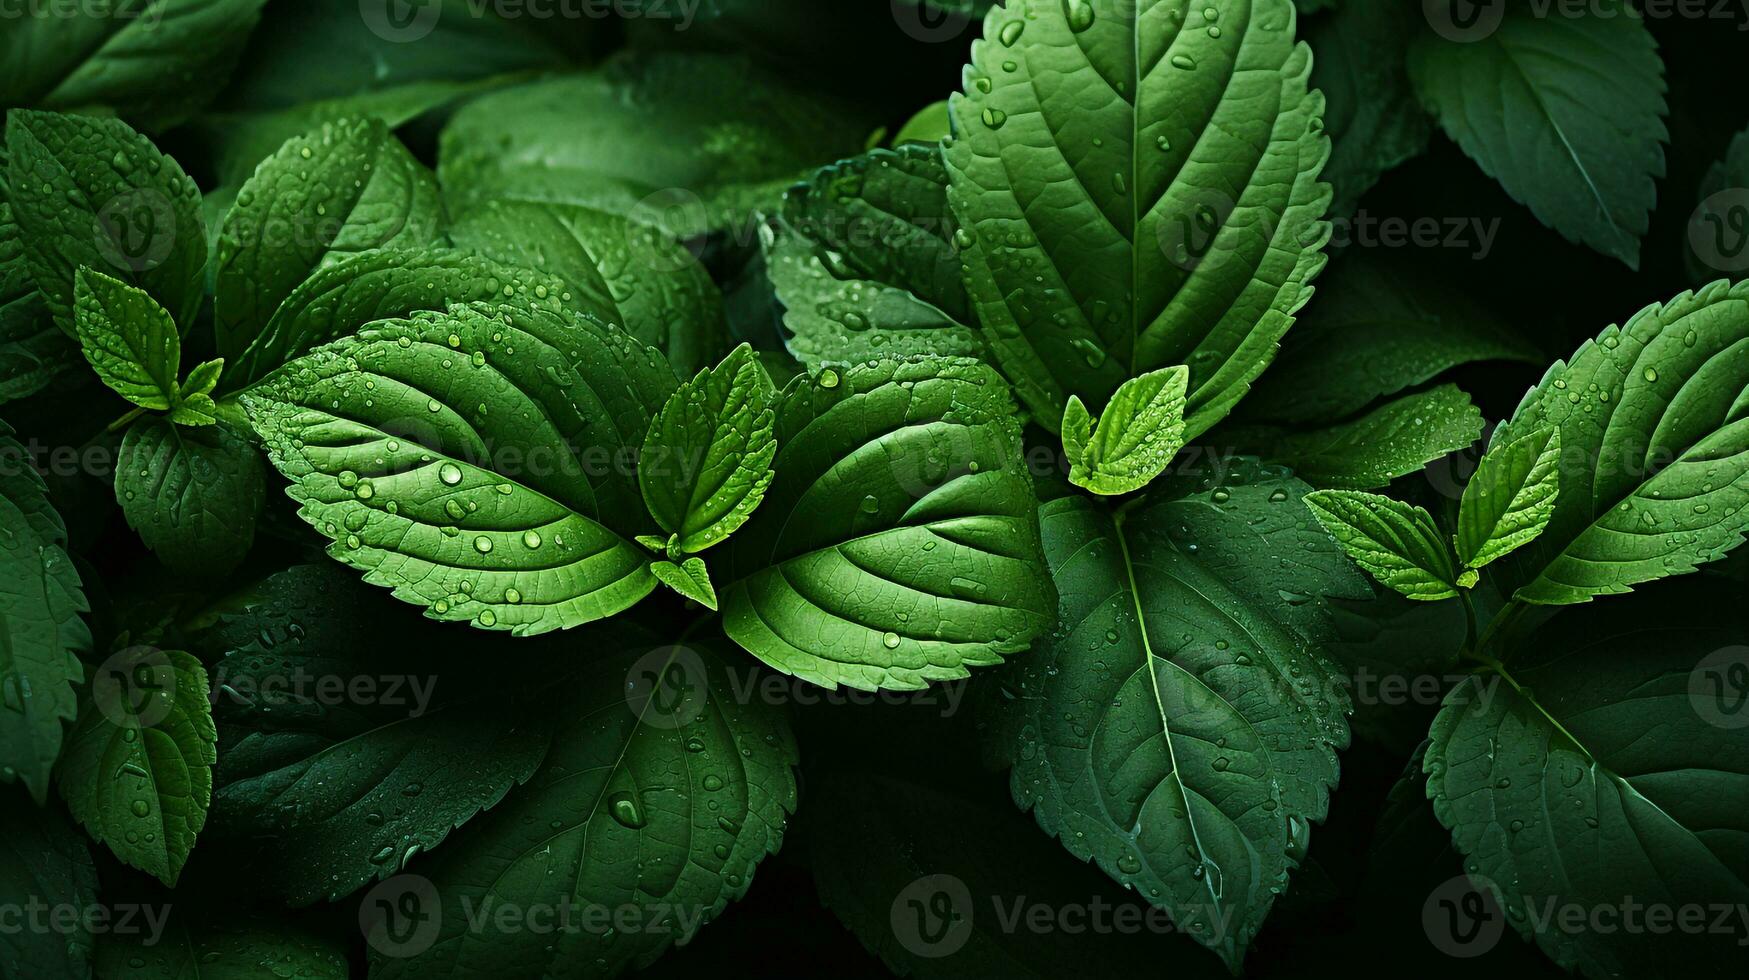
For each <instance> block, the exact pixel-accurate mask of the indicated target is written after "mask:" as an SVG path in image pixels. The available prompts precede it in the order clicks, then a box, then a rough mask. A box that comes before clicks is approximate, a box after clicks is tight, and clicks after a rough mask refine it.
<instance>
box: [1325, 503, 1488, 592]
mask: <svg viewBox="0 0 1749 980" xmlns="http://www.w3.org/2000/svg"><path fill="white" fill-rule="evenodd" d="M1306 505H1307V506H1308V507H1310V508H1311V509H1312V513H1313V514H1314V515H1315V516H1316V517H1317V518H1318V522H1319V523H1320V524H1323V525H1324V528H1325V529H1326V530H1328V531H1329V532H1330V534H1331V535H1332V536H1333V537H1335V538H1336V540H1337V542H1338V543H1339V544H1341V545H1342V550H1344V551H1346V552H1348V556H1349V557H1350V558H1353V559H1354V563H1355V564H1357V565H1359V566H1360V567H1361V568H1364V569H1366V570H1367V572H1368V573H1369V574H1371V575H1372V577H1373V578H1376V579H1378V580H1379V581H1380V582H1382V583H1383V584H1385V585H1388V586H1390V587H1391V588H1393V589H1396V590H1397V591H1398V592H1401V593H1402V594H1404V595H1406V596H1408V597H1409V598H1411V599H1419V600H1421V601H1424V602H1433V601H1437V600H1440V599H1452V598H1456V597H1457V594H1458V590H1457V570H1456V569H1454V568H1453V567H1452V563H1451V554H1450V552H1449V551H1448V549H1447V548H1446V544H1445V539H1444V537H1443V536H1442V535H1441V534H1440V533H1439V528H1438V526H1437V525H1435V524H1434V523H1433V515H1432V514H1429V513H1428V512H1427V511H1426V510H1424V509H1422V508H1420V507H1415V506H1411V505H1409V504H1405V503H1403V502H1401V501H1397V500H1392V499H1391V498H1389V497H1382V496H1379V495H1378V494H1376V493H1360V492H1359V491H1355V490H1319V491H1317V492H1315V493H1311V494H1308V495H1307V496H1306Z"/></svg>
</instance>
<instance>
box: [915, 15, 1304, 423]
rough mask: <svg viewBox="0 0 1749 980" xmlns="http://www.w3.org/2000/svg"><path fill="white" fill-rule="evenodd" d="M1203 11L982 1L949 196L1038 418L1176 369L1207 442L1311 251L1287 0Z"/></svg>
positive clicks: (1256, 368) (971, 280) (968, 255)
mask: <svg viewBox="0 0 1749 980" xmlns="http://www.w3.org/2000/svg"><path fill="white" fill-rule="evenodd" d="M1209 9H1213V8H1209ZM1217 13H1218V16H1219V23H1218V24H1216V23H1215V22H1214V21H1213V20H1209V19H1207V18H1206V17H1205V16H1204V13H1203V10H1202V9H1196V10H1187V9H1186V7H1185V5H1182V4H1171V3H1162V2H1144V3H1140V4H1131V3H1117V2H1113V0H1086V2H1082V0H1076V2H1073V3H1063V2H1055V0H1051V2H1044V0H1034V2H1028V3H1024V4H1015V5H1012V6H1010V7H1005V8H997V9H994V10H992V11H991V12H990V15H989V16H988V17H987V18H986V20H985V36H984V37H983V39H982V40H978V41H975V42H973V45H972V64H971V67H970V68H968V69H967V71H966V76H965V78H966V90H965V93H964V94H963V95H958V96H955V98H954V100H953V107H954V108H953V111H954V127H955V131H956V133H957V135H956V137H955V139H954V141H953V142H952V144H951V145H949V146H948V147H947V150H946V157H947V165H948V171H949V174H950V177H951V183H950V188H951V189H950V193H949V200H950V202H951V204H952V207H953V211H954V214H956V215H957V216H958V217H959V219H960V224H961V225H962V226H964V228H965V230H966V237H965V239H964V240H963V241H962V245H964V246H965V247H966V249H967V250H966V251H965V252H963V253H962V254H963V257H964V258H965V261H966V263H967V266H966V281H967V284H968V288H969V289H970V291H971V293H972V295H973V299H974V301H975V303H976V305H977V308H978V311H979V316H980V319H981V321H982V328H983V333H984V337H985V339H986V341H987V342H988V343H989V345H990V348H991V350H992V352H993V354H994V355H995V357H996V360H997V361H998V362H999V363H1000V364H1001V366H1002V369H1003V372H1004V373H1005V374H1006V375H1007V376H1008V378H1009V380H1010V381H1012V382H1013V383H1014V385H1015V388H1016V390H1017V392H1018V394H1019V395H1020V397H1021V400H1022V401H1023V402H1025V403H1026V405H1027V406H1028V407H1029V408H1030V409H1031V410H1032V412H1033V414H1034V415H1035V416H1036V417H1037V418H1038V420H1039V421H1040V422H1041V423H1043V424H1045V425H1047V426H1048V425H1055V424H1057V422H1058V420H1060V419H1061V418H1062V414H1063V406H1064V404H1065V403H1066V402H1067V401H1068V396H1069V395H1071V394H1075V395H1080V396H1081V397H1082V398H1083V400H1085V401H1087V402H1089V403H1091V404H1096V405H1097V404H1104V403H1105V402H1106V401H1107V400H1108V399H1109V398H1110V397H1111V395H1112V393H1113V392H1115V391H1116V390H1117V387H1118V385H1120V384H1122V383H1123V382H1124V381H1125V380H1127V379H1128V378H1131V377H1135V376H1136V375H1140V374H1144V373H1146V372H1148V371H1152V370H1156V369H1158V368H1163V367H1168V366H1170V365H1174V364H1187V365H1189V366H1190V375H1191V377H1190V395H1189V408H1188V409H1187V411H1186V413H1185V416H1186V428H1185V435H1186V437H1187V438H1191V439H1194V438H1195V437H1197V436H1200V435H1201V434H1203V433H1204V432H1206V431H1208V430H1209V428H1211V427H1212V426H1213V425H1214V424H1215V423H1216V422H1219V421H1220V420H1221V419H1222V418H1223V417H1224V416H1226V414H1227V413H1228V412H1229V411H1231V410H1232V407H1233V405H1234V404H1236V403H1237V402H1238V401H1239V399H1241V398H1242V397H1244V395H1245V392H1246V391H1247V390H1248V389H1249V387H1250V384H1251V382H1252V381H1254V380H1256V378H1257V377H1258V375H1260V374H1262V373H1263V370H1264V368H1265V367H1267V366H1268V365H1269V362H1270V359H1271V358H1272V357H1274V355H1275V349H1276V345H1277V343H1278V342H1279V341H1280V340H1281V337H1282V335H1283V334H1284V333H1286V332H1287V329H1288V327H1289V326H1290V325H1291V324H1292V323H1293V317H1294V314H1295V312H1296V311H1297V310H1298V309H1299V308H1300V306H1301V305H1302V304H1304V303H1305V302H1306V300H1307V299H1308V298H1309V297H1310V295H1311V290H1310V288H1309V283H1310V281H1311V280H1312V278H1313V277H1314V276H1315V275H1316V274H1317V273H1318V271H1319V270H1320V269H1321V268H1322V267H1323V264H1324V253H1323V246H1324V243H1325V241H1326V240H1327V239H1328V237H1329V226H1328V224H1326V223H1325V222H1324V221H1323V214H1324V211H1325V209H1326V208H1327V207H1328V205H1329V201H1330V190H1329V188H1328V187H1327V186H1326V185H1324V184H1322V183H1320V182H1319V181H1318V172H1319V170H1320V169H1321V168H1322V167H1323V165H1324V161H1325V160H1326V158H1327V157H1328V156H1329V153H1330V141H1329V139H1328V138H1327V137H1326V136H1325V135H1324V132H1323V127H1322V125H1321V123H1320V122H1319V117H1320V116H1321V115H1322V114H1323V105H1324V103H1323V96H1321V95H1319V94H1318V93H1317V92H1315V91H1313V90H1311V89H1309V88H1308V87H1307V75H1308V74H1309V73H1310V70H1311V60H1312V59H1311V52H1310V50H1309V49H1307V48H1306V47H1305V46H1304V45H1303V44H1302V45H1296V44H1295V43H1294V18H1295V13H1294V10H1293V5H1292V4H1291V3H1290V2H1289V0H1241V2H1236V3H1228V4H1225V5H1224V7H1223V8H1222V9H1221V10H1220V11H1218V12H1217ZM1175 17H1176V18H1182V21H1180V20H1175V19H1174V18H1175ZM1011 66H1012V69H1013V70H1010V67H1011Z"/></svg>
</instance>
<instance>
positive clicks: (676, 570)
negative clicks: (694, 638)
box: [650, 558, 717, 610]
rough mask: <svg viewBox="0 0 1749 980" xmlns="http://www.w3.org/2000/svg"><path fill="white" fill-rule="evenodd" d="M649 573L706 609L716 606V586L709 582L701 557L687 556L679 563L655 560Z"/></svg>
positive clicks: (708, 574)
mask: <svg viewBox="0 0 1749 980" xmlns="http://www.w3.org/2000/svg"><path fill="white" fill-rule="evenodd" d="M650 574H652V575H654V576H656V579H657V581H659V582H661V583H662V584H663V585H666V586H668V587H669V588H670V589H673V590H674V591H676V592H678V593H680V594H681V595H683V596H685V597H686V598H688V599H691V600H692V601H693V602H696V603H698V604H699V605H701V606H703V607H705V608H706V609H711V610H714V609H716V608H717V588H716V586H714V585H712V584H711V577H710V572H709V570H707V569H706V568H705V566H704V559H703V558H688V559H686V560H685V561H683V562H681V563H679V564H675V563H674V562H671V561H659V562H655V563H653V564H651V565H650Z"/></svg>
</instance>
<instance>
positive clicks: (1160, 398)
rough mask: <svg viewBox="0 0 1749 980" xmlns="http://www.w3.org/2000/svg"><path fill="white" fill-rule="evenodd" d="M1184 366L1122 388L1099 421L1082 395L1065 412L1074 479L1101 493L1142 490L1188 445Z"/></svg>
mask: <svg viewBox="0 0 1749 980" xmlns="http://www.w3.org/2000/svg"><path fill="white" fill-rule="evenodd" d="M1189 383H1190V369H1189V368H1186V367H1184V366H1182V365H1180V366H1178V367H1171V368H1162V369H1161V370H1158V371H1150V372H1148V373H1147V374H1144V375H1142V376H1141V377H1139V378H1131V379H1130V380H1128V381H1125V382H1124V383H1123V384H1122V385H1121V386H1119V387H1118V389H1117V393H1116V394H1114V395H1112V396H1111V401H1110V402H1108V403H1106V406H1105V410H1104V411H1103V412H1101V413H1100V414H1099V421H1098V423H1097V424H1095V423H1094V422H1093V419H1092V418H1091V417H1090V416H1089V415H1088V414H1087V406H1085V405H1083V404H1081V397H1080V396H1079V395H1070V396H1069V405H1068V407H1067V408H1066V409H1064V411H1063V449H1064V451H1066V452H1067V453H1068V456H1069V482H1071V483H1073V484H1075V485H1076V486H1078V487H1085V488H1086V489H1088V490H1091V491H1093V492H1094V493H1097V494H1103V495H1106V496H1116V495H1118V494H1124V493H1131V492H1133V491H1136V490H1140V489H1142V488H1143V487H1145V486H1147V485H1148V484H1149V483H1152V482H1153V480H1154V478H1155V477H1157V476H1159V475H1160V474H1161V473H1163V472H1165V471H1166V467H1167V466H1168V465H1170V464H1171V462H1172V458H1173V457H1174V456H1177V455H1178V451H1179V450H1180V449H1183V448H1184V407H1185V400H1184V394H1185V387H1186V386H1187V385H1188V384H1189Z"/></svg>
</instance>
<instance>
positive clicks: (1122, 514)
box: [1111, 509, 1221, 907]
mask: <svg viewBox="0 0 1749 980" xmlns="http://www.w3.org/2000/svg"><path fill="white" fill-rule="evenodd" d="M1128 516H1129V515H1128V513H1127V511H1125V510H1121V509H1120V510H1119V511H1117V512H1116V513H1115V514H1113V515H1112V519H1111V527H1112V537H1114V538H1116V539H1117V547H1118V554H1119V556H1120V557H1121V559H1122V560H1123V571H1124V580H1125V582H1127V583H1128V585H1129V593H1130V603H1131V605H1132V607H1133V608H1134V609H1135V613H1136V632H1137V634H1138V635H1139V636H1140V637H1141V640H1142V657H1143V658H1144V660H1146V662H1147V665H1148V689H1149V693H1151V694H1152V695H1153V696H1154V707H1155V709H1156V710H1157V711H1158V712H1159V715H1160V732H1161V738H1162V740H1163V741H1164V742H1165V744H1166V755H1167V758H1169V759H1171V760H1172V782H1173V784H1174V785H1175V786H1177V787H1178V797H1179V799H1180V800H1182V801H1183V803H1184V822H1185V825H1186V826H1188V827H1189V828H1190V838H1191V840H1192V841H1194V842H1195V843H1196V853H1197V859H1198V862H1199V864H1198V867H1201V868H1206V867H1207V866H1208V865H1210V864H1212V863H1214V862H1212V861H1211V860H1210V859H1209V853H1208V849H1207V848H1206V847H1204V846H1203V844H1202V834H1201V832H1199V831H1198V830H1197V826H1196V816H1195V814H1194V813H1193V812H1192V808H1191V803H1190V793H1189V792H1188V791H1187V790H1186V789H1185V786H1184V770H1183V768H1182V767H1180V766H1179V764H1178V750H1177V748H1176V747H1175V746H1174V745H1173V744H1172V723H1171V721H1169V720H1168V719H1167V717H1166V705H1165V702H1163V701H1161V700H1160V676H1159V673H1158V669H1157V668H1156V667H1155V665H1154V644H1153V641H1152V639H1150V638H1149V636H1148V620H1147V614H1146V612H1145V611H1144V610H1143V608H1142V590H1141V588H1140V585H1139V583H1137V581H1136V566H1135V562H1134V561H1133V560H1132V558H1131V557H1130V544H1129V539H1128V538H1126V537H1125V536H1124V521H1125V519H1126V518H1127V517H1128ZM1200 880H1201V881H1202V883H1203V888H1204V889H1206V890H1207V891H1208V895H1209V900H1210V901H1211V902H1212V903H1214V905H1215V906H1217V907H1218V906H1219V905H1220V900H1221V897H1220V895H1218V894H1216V892H1215V889H1214V881H1213V880H1212V877H1211V876H1210V875H1209V874H1208V872H1207V871H1206V870H1205V871H1204V872H1203V875H1202V877H1201V879H1200Z"/></svg>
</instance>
